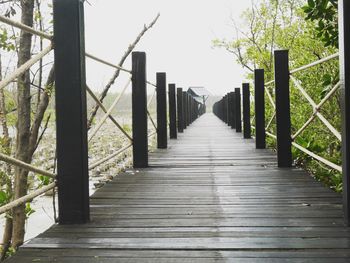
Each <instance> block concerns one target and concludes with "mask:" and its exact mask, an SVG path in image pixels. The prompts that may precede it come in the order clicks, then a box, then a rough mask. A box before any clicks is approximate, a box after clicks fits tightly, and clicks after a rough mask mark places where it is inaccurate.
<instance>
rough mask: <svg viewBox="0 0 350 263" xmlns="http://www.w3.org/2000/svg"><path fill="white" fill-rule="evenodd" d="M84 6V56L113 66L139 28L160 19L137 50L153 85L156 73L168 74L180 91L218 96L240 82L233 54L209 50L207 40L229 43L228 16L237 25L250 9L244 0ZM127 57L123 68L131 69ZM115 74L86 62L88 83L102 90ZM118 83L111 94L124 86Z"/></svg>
mask: <svg viewBox="0 0 350 263" xmlns="http://www.w3.org/2000/svg"><path fill="white" fill-rule="evenodd" d="M89 2H90V3H91V6H89V5H85V17H86V20H85V21H86V22H85V23H86V24H85V28H86V29H85V30H86V32H85V34H86V51H87V52H90V53H92V54H94V55H97V56H99V57H101V58H104V59H106V60H108V61H111V62H113V63H117V62H118V61H119V59H120V57H121V56H122V54H123V53H124V52H125V50H126V48H127V46H128V45H129V44H130V43H131V42H133V41H134V39H135V38H136V36H137V35H138V34H139V32H140V31H141V29H142V27H143V25H144V24H145V23H146V24H148V23H149V22H151V21H152V20H153V18H154V17H155V16H156V14H157V13H158V12H159V13H160V14H161V16H160V19H159V21H158V22H157V24H156V25H155V26H154V27H153V28H152V29H151V30H150V31H148V32H147V34H146V35H145V36H144V37H143V39H142V40H141V42H140V43H139V45H138V46H137V47H136V50H137V51H145V52H146V53H147V72H148V78H149V80H150V81H151V82H155V74H156V72H166V73H167V80H168V83H176V84H177V86H178V87H183V88H186V89H187V88H188V87H189V86H204V87H206V88H207V89H208V90H209V91H210V92H211V93H212V94H217V95H221V94H224V93H226V92H228V91H230V90H232V89H233V88H234V87H235V86H240V85H241V83H242V82H243V81H244V75H245V74H244V71H243V69H242V67H241V66H239V65H238V64H237V63H236V62H235V60H234V58H233V56H232V55H230V54H229V53H227V52H226V51H224V50H222V49H217V48H215V49H213V48H212V45H211V41H212V40H213V39H214V38H216V37H218V38H226V39H231V37H232V36H233V34H234V31H233V28H232V26H230V17H231V16H232V17H233V18H234V19H235V20H239V16H240V14H241V13H242V12H243V11H244V10H245V9H246V8H248V7H249V6H250V1H248V0H215V1H214V0H176V1H175V0H173V1H169V0H147V1H146V0H128V1H116V0H89ZM130 60H131V58H130V57H129V58H128V60H127V63H126V64H125V66H124V67H126V68H131V65H130ZM112 72H113V69H110V68H108V67H106V66H102V65H99V64H97V63H95V62H92V61H91V60H89V59H87V81H88V84H89V85H90V86H91V87H92V88H93V89H94V90H101V89H102V87H103V85H104V84H105V83H106V82H107V81H108V79H109V78H110V77H111V75H112ZM123 75H124V76H123V78H121V79H119V80H118V82H117V83H116V84H115V85H114V88H113V91H117V90H118V89H120V88H121V86H122V85H123V84H124V83H125V82H126V76H125V74H123Z"/></svg>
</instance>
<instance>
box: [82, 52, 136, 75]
mask: <svg viewBox="0 0 350 263" xmlns="http://www.w3.org/2000/svg"><path fill="white" fill-rule="evenodd" d="M85 55H86V57H88V58H90V59H92V60H95V61H97V62H100V63H101V64H103V65H107V66H109V67H112V68H115V69H119V70H121V71H124V72H127V73H129V74H131V70H129V69H125V68H123V67H120V66H118V65H115V64H113V63H110V62H108V61H106V60H104V59H101V58H98V57H96V56H94V55H91V54H89V53H85Z"/></svg>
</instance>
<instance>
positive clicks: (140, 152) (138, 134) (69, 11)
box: [0, 1, 204, 223]
mask: <svg viewBox="0 0 350 263" xmlns="http://www.w3.org/2000/svg"><path fill="white" fill-rule="evenodd" d="M62 2H64V3H62ZM62 2H60V1H58V3H57V5H62V6H61V7H60V8H58V7H57V5H56V9H55V7H54V14H55V12H59V11H57V10H65V13H64V15H63V14H59V15H57V14H56V16H54V17H55V19H57V20H59V23H56V22H57V20H55V26H56V27H54V35H51V34H48V33H45V32H42V31H40V30H36V29H34V28H32V27H29V26H27V25H24V24H22V23H20V22H16V21H13V20H11V19H9V18H7V17H4V16H0V22H3V23H6V24H7V25H10V26H12V27H15V28H17V29H19V30H22V31H24V32H27V33H30V34H33V35H35V36H38V37H40V38H42V39H46V40H49V42H50V43H49V44H48V46H47V47H46V48H44V49H43V50H41V51H40V52H39V53H37V54H36V55H34V56H32V58H30V59H29V60H28V61H27V62H26V63H24V64H23V65H21V66H20V67H18V68H17V69H16V70H14V72H13V73H11V74H10V75H8V76H7V77H6V78H4V79H3V80H2V81H0V89H3V88H5V87H7V86H8V85H9V84H10V83H12V82H13V81H14V80H16V79H17V78H18V77H20V76H21V75H23V74H24V73H25V72H27V71H28V70H29V69H30V68H31V67H32V66H33V65H34V64H36V63H37V62H39V61H40V60H42V59H43V58H44V57H45V56H46V55H47V54H49V52H50V51H51V50H53V49H54V50H55V52H59V54H63V55H61V56H55V73H56V74H55V80H57V81H56V83H55V89H56V90H55V95H56V100H59V102H60V103H56V104H55V107H56V115H57V116H59V117H60V118H58V117H57V131H59V132H57V133H56V142H57V146H58V147H57V153H56V157H55V158H56V159H57V169H58V174H55V173H51V172H49V171H45V170H43V169H41V168H38V167H35V166H33V165H32V164H28V163H25V162H23V161H20V160H17V159H15V158H13V157H11V156H7V155H5V154H1V153H0V160H1V161H3V162H5V163H7V164H10V165H13V166H16V167H20V168H22V169H24V170H27V171H29V172H33V173H36V174H39V175H42V176H47V177H49V178H50V179H51V180H53V181H52V182H51V183H50V184H48V185H45V186H41V187H40V188H39V189H37V190H34V191H33V192H31V193H28V194H27V195H25V196H23V197H21V198H18V199H16V200H12V201H11V202H9V203H7V204H6V205H4V206H2V207H0V214H1V213H5V212H7V211H10V210H11V209H13V208H15V207H17V206H19V205H22V204H25V203H27V202H30V201H31V200H32V199H34V198H36V197H38V196H40V195H42V194H44V193H46V192H48V191H51V190H53V191H55V187H56V186H58V198H59V200H61V199H60V198H63V199H65V198H66V199H67V198H68V196H69V198H68V199H67V200H66V201H67V202H74V203H75V206H74V207H81V211H79V212H77V211H71V207H72V206H71V205H65V202H64V201H63V202H60V207H59V209H60V218H59V222H65V223H66V222H67V221H69V223H71V222H72V218H74V220H76V222H77V223H81V222H82V221H84V220H86V221H88V216H87V215H88V214H89V211H85V210H84V209H85V208H86V207H88V206H87V205H86V204H87V203H88V195H87V193H88V189H86V187H88V185H89V184H88V183H86V182H87V180H89V178H88V176H89V173H86V168H88V170H89V171H91V170H93V169H96V168H98V167H99V166H101V165H103V164H106V163H107V162H109V161H110V160H112V159H113V158H115V157H117V156H119V155H121V154H123V153H125V152H126V151H129V149H130V148H132V147H133V166H134V168H142V167H147V166H148V145H149V144H148V140H146V138H145V137H146V136H143V135H145V133H144V131H145V130H146V133H148V134H147V139H148V138H150V137H152V136H154V135H157V143H158V146H157V147H158V148H160V145H159V141H161V140H162V141H163V142H164V140H165V141H167V129H168V128H169V129H170V130H171V132H170V134H171V135H170V138H174V137H171V136H173V134H174V132H175V133H176V132H177V120H176V115H175V118H174V115H173V114H170V115H171V116H172V117H170V121H169V123H167V120H166V117H167V114H164V116H165V117H164V116H160V115H158V113H159V110H160V111H161V113H164V112H165V113H166V112H167V106H166V101H167V99H166V96H163V97H160V96H158V95H159V94H160V93H157V91H158V90H162V94H163V95H164V94H166V86H167V85H166V78H165V73H164V72H163V73H161V74H163V75H164V82H162V85H160V87H157V85H159V83H158V78H157V84H154V83H152V82H151V81H148V80H145V75H147V74H145V73H147V72H146V60H145V57H146V54H145V53H144V52H133V53H132V56H133V60H132V61H133V63H132V70H129V69H126V68H124V67H123V66H122V64H119V65H115V64H114V63H111V62H109V61H107V60H106V59H102V58H99V57H97V56H96V55H93V54H91V53H87V52H85V49H84V47H85V45H83V43H82V41H83V39H82V38H81V37H80V35H79V33H81V32H82V30H83V29H82V28H80V27H81V26H82V24H83V23H81V21H80V20H79V21H78V19H81V17H82V14H81V12H82V11H81V10H82V9H81V8H76V7H77V6H75V5H77V4H79V5H82V2H81V1H72V2H70V1H62ZM73 2H74V3H73ZM78 2H79V3H78ZM73 5H74V6H73ZM68 7H74V8H68ZM77 12H78V13H77ZM67 16H69V17H70V19H69V22H70V23H73V22H76V23H77V25H78V26H77V27H74V30H73V27H72V28H69V27H68V25H70V24H69V23H68V24H66V25H65V26H64V24H65V21H66V20H67V21H68V19H66V17H67ZM158 17H159V15H158V16H157V18H156V19H155V20H154V21H153V22H152V23H151V24H150V25H149V26H145V29H144V30H143V31H142V33H141V34H140V35H139V36H138V38H137V41H138V40H139V39H140V38H141V37H142V35H143V34H144V33H145V32H146V30H147V29H148V28H150V27H152V26H153V24H154V23H155V22H156V21H157V19H158ZM75 19H77V20H75ZM74 20H75V21H74ZM58 26H59V27H60V28H59V29H57V27H58ZM77 28H78V29H77ZM67 30H69V31H70V32H69V34H67ZM66 35H67V36H69V39H66ZM67 41H68V43H72V44H71V45H72V46H71V47H69V48H66V44H65V43H67ZM137 41H136V42H134V43H133V44H131V45H130V46H129V48H128V52H129V51H130V52H129V53H131V52H132V50H133V49H134V48H135V45H136V44H137ZM53 42H55V43H53ZM62 43H64V44H62ZM72 47H74V48H72ZM128 52H127V53H126V55H124V57H123V59H122V60H121V61H124V60H125V59H126V56H127V55H128V54H129V53H128ZM77 54H78V55H77ZM81 54H82V55H81ZM76 55H77V56H76ZM85 58H87V59H91V60H93V61H95V62H98V63H101V64H103V65H105V66H108V67H111V68H113V69H116V70H117V72H118V71H122V72H126V73H128V74H130V75H131V77H130V76H129V79H128V81H127V83H126V85H125V86H124V87H123V89H122V90H121V91H120V93H118V94H117V96H116V98H115V99H114V101H113V102H112V104H111V106H110V107H106V106H105V105H104V103H103V99H102V97H101V98H99V96H97V95H96V94H95V93H94V92H93V90H92V89H91V88H89V87H88V85H87V84H86V83H83V82H82V81H84V80H85V77H86V76H85V74H86V73H85V71H84V70H83V69H82V68H81V65H82V64H83V63H82V61H84V59H85ZM120 63H122V62H120ZM134 63H135V64H134ZM135 65H136V66H135ZM118 73H119V72H118ZM58 75H59V76H58ZM157 76H158V73H157ZM58 80H60V81H58ZM62 80H64V81H62ZM130 84H132V93H131V94H132V121H133V124H132V132H133V135H130V134H129V132H127V129H126V128H123V126H122V125H121V124H120V122H119V121H118V119H117V118H116V117H115V116H113V114H112V112H113V111H114V110H115V108H116V106H117V105H118V103H120V101H121V99H122V97H123V96H124V95H125V93H126V91H127V89H128V87H129V86H130ZM111 85H112V84H111ZM145 87H146V88H147V87H153V88H155V90H154V92H153V94H152V96H151V97H150V99H149V100H148V101H147V95H146V94H147V92H144V90H143V89H144V88H145ZM71 91H72V92H71ZM85 92H86V93H87V94H89V95H90V97H91V98H92V100H93V101H94V102H95V103H96V105H97V106H98V107H99V108H100V109H101V111H102V112H103V115H102V117H101V118H99V120H98V122H97V124H94V125H93V126H92V127H91V130H90V131H88V129H89V128H90V127H88V126H87V125H86V126H85V121H86V120H85V118H86V109H85V108H83V107H85V106H84V105H86V101H83V100H84V99H85ZM171 92H172V97H171V98H170V93H171ZM171 92H170V88H169V100H171V101H172V104H171V105H172V106H171V105H170V103H169V112H172V113H174V112H176V111H177V110H178V109H177V107H178V106H177V104H176V100H175V92H176V90H175V84H173V86H172V89H171ZM83 93H84V96H82V94H83ZM184 93H185V92H184ZM67 94H69V95H67ZM156 94H158V95H157V101H156V103H157V120H156V121H157V122H156V121H155V120H154V118H153V117H152V115H151V113H152V114H153V109H152V110H151V104H152V102H154V98H155V97H156ZM177 95H179V94H177ZM180 95H181V100H183V101H182V102H181V103H182V104H181V105H183V108H181V110H182V111H183V112H182V116H183V117H184V116H185V115H186V120H185V119H183V120H182V124H181V125H182V126H183V129H185V128H186V127H187V126H188V125H190V124H191V123H192V122H193V121H194V120H195V119H196V118H198V117H199V116H200V115H201V114H202V113H201V114H200V113H199V111H198V103H197V102H196V101H195V100H194V98H192V97H191V96H190V95H189V93H187V94H186V95H187V96H186V98H185V97H182V95H184V94H182V91H181V94H180ZM65 96H72V97H70V98H69V100H67V101H66V100H64V98H65ZM62 98H63V100H64V101H62ZM60 99H61V100H60ZM185 99H186V100H185ZM146 101H147V102H146ZM185 101H186V105H185ZM56 102H57V101H56ZM73 102H74V103H73ZM145 102H146V103H145ZM145 104H146V105H145ZM145 106H146V107H145ZM67 109H69V110H71V111H72V112H73V113H74V114H72V116H71V115H70V114H67V112H69V111H67ZM185 109H186V111H185ZM145 110H146V112H145ZM203 113H204V112H203ZM82 116H83V117H82ZM63 120H64V121H63ZM107 120H110V121H111V122H112V123H113V124H114V125H115V126H116V127H117V129H118V130H119V131H120V132H121V133H122V134H123V135H124V136H125V137H126V138H127V139H128V141H127V142H123V143H121V144H120V145H122V146H119V144H118V148H119V149H116V150H115V151H114V152H112V151H110V152H109V154H108V155H107V156H103V157H102V158H100V159H97V160H94V161H93V162H92V163H91V164H90V165H87V166H88V167H85V166H84V165H85V164H88V163H89V160H88V159H89V157H90V156H88V153H89V152H88V148H89V147H87V146H89V145H88V144H89V143H90V142H91V140H92V139H93V138H94V137H96V134H97V133H98V131H100V130H101V128H102V127H103V125H104V124H105V123H106V122H107ZM148 121H150V122H151V123H152V126H153V127H154V130H153V129H152V130H147V129H146V128H147V127H148V126H147V122H148ZM63 123H65V125H63ZM67 123H68V124H67ZM72 124H73V126H75V127H74V129H72V128H71V126H72ZM168 124H169V125H168ZM173 124H175V125H173ZM157 126H158V127H161V128H160V129H157ZM164 127H165V128H164ZM164 129H165V131H166V132H165V133H162V134H161V132H160V130H162V131H164ZM86 134H87V138H86V137H85V135H86ZM164 134H165V135H164ZM160 138H161V139H160ZM137 140H138V143H135V141H137ZM60 147H61V148H60ZM62 147H63V149H64V150H62ZM67 156H68V157H67ZM69 158H71V159H69ZM72 158H74V160H75V158H76V159H77V162H78V163H79V164H81V165H72V163H71V162H70V160H72ZM56 159H55V160H56ZM64 159H65V160H69V161H68V162H67V161H66V162H65V161H64ZM67 163H68V164H67ZM55 165H56V164H55ZM62 167H63V168H62ZM55 169H56V166H55ZM63 170H64V171H69V172H71V173H72V176H73V177H74V178H73V177H72V178H69V179H67V176H61V177H60V174H59V172H60V171H63ZM56 180H59V182H60V184H57V182H56ZM72 181H74V182H75V183H74V184H72ZM77 187H78V188H79V191H75V189H76V188H77ZM75 192H77V193H84V194H83V196H81V195H79V196H77V195H75ZM83 210H84V211H83ZM80 212H81V214H80V215H79V213H80ZM82 218H84V219H82ZM74 220H73V221H74Z"/></svg>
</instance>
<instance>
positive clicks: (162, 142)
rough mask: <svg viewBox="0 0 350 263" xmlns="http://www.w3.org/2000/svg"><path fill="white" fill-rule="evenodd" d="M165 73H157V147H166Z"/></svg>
mask: <svg viewBox="0 0 350 263" xmlns="http://www.w3.org/2000/svg"><path fill="white" fill-rule="evenodd" d="M166 104H167V103H166V74H165V73H164V72H162V73H157V146H158V149H166V148H167V147H168V132H167V105H166Z"/></svg>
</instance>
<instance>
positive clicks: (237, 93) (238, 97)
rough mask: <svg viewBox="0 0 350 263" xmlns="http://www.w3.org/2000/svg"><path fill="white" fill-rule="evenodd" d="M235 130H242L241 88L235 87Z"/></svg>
mask: <svg viewBox="0 0 350 263" xmlns="http://www.w3.org/2000/svg"><path fill="white" fill-rule="evenodd" d="M235 107H236V118H235V119H236V132H242V110H241V89H240V88H235Z"/></svg>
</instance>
